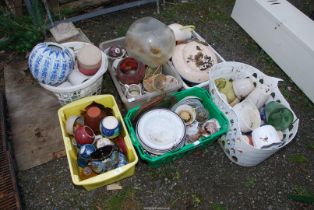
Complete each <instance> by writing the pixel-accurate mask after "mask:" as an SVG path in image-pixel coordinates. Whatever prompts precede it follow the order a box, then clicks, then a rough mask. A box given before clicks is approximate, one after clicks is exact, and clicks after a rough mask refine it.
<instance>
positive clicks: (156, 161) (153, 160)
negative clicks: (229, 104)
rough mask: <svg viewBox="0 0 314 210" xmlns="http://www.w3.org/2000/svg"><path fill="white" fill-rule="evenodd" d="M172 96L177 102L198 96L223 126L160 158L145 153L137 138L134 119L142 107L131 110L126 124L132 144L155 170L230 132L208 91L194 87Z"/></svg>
mask: <svg viewBox="0 0 314 210" xmlns="http://www.w3.org/2000/svg"><path fill="white" fill-rule="evenodd" d="M172 95H173V96H175V97H176V99H177V101H179V100H181V99H183V98H184V97H187V96H197V97H199V98H201V99H202V100H203V101H202V103H203V105H204V107H205V108H206V109H207V110H208V111H209V113H210V118H216V119H217V120H218V122H219V124H220V125H221V129H220V130H219V131H218V132H217V133H215V134H213V135H211V136H208V137H202V138H200V139H199V140H198V141H196V142H194V143H192V144H187V145H185V146H183V147H181V148H178V149H176V150H174V151H171V152H167V153H165V154H163V155H159V156H151V155H149V154H147V153H145V152H144V149H143V147H142V146H141V144H140V143H139V140H138V138H137V136H136V131H135V129H136V128H134V127H133V125H132V119H133V117H134V116H135V114H136V111H137V110H138V109H139V108H140V107H139V106H137V107H134V108H132V109H130V110H129V111H128V113H127V115H126V117H125V119H124V120H125V124H126V126H127V129H128V132H129V134H130V137H131V141H132V144H133V145H134V147H135V148H136V150H137V152H138V154H139V156H140V158H141V159H142V160H143V161H145V162H147V163H148V165H149V166H150V167H154V168H157V167H160V166H161V165H162V164H165V163H168V162H171V161H173V160H176V159H179V158H182V157H184V156H185V155H187V154H190V153H191V152H193V151H194V150H196V149H200V148H204V147H206V146H207V145H208V144H211V143H213V142H214V141H215V140H217V139H218V138H219V137H220V136H221V135H223V134H225V133H226V132H227V131H228V125H229V123H228V122H229V121H228V119H227V118H226V116H225V115H224V114H223V113H222V112H221V111H220V110H219V109H218V108H217V106H216V105H215V104H214V103H213V101H212V99H211V97H210V95H209V93H208V91H207V90H205V89H202V88H198V87H194V88H190V89H187V90H183V91H181V92H177V93H174V94H172Z"/></svg>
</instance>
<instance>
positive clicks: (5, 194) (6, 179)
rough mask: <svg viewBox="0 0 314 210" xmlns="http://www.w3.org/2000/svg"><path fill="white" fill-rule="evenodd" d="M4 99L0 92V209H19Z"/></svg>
mask: <svg viewBox="0 0 314 210" xmlns="http://www.w3.org/2000/svg"><path fill="white" fill-rule="evenodd" d="M4 100H5V97H4V94H3V92H2V91H1V92H0V108H1V110H0V135H1V141H0V174H1V184H0V195H1V196H0V209H21V208H22V207H21V201H20V196H19V191H18V188H17V183H16V178H15V170H14V165H13V164H14V162H13V160H12V156H11V150H10V145H8V141H7V136H6V131H7V128H6V122H5V119H6V118H5V114H4V110H5V102H4Z"/></svg>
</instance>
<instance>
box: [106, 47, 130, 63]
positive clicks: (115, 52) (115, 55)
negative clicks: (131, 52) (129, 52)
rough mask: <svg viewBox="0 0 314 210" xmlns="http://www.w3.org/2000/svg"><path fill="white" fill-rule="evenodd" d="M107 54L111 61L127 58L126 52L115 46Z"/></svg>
mask: <svg viewBox="0 0 314 210" xmlns="http://www.w3.org/2000/svg"><path fill="white" fill-rule="evenodd" d="M107 54H108V57H109V59H111V60H114V59H120V58H123V57H124V56H125V54H126V50H125V49H124V48H123V47H121V46H119V45H113V46H111V47H109V48H108V52H107Z"/></svg>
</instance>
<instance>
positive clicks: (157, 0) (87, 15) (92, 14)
mask: <svg viewBox="0 0 314 210" xmlns="http://www.w3.org/2000/svg"><path fill="white" fill-rule="evenodd" d="M162 1H163V2H162V4H163V5H165V0H162ZM154 2H155V3H156V7H157V13H158V14H159V13H160V6H159V3H160V0H139V1H134V2H130V3H125V4H120V5H117V6H113V7H108V8H103V9H100V10H96V11H93V12H89V13H85V14H82V15H78V16H74V17H71V18H67V19H65V20H61V21H56V22H54V23H52V24H51V23H50V24H49V25H48V26H47V28H51V27H53V26H55V25H58V24H59V23H62V22H77V21H80V20H86V19H89V18H93V17H96V16H99V15H105V14H109V13H113V12H117V11H120V10H124V9H129V8H133V7H139V6H142V5H145V4H150V3H154ZM25 4H26V7H27V10H28V13H29V14H30V15H31V17H32V19H33V20H34V17H33V11H32V0H25Z"/></svg>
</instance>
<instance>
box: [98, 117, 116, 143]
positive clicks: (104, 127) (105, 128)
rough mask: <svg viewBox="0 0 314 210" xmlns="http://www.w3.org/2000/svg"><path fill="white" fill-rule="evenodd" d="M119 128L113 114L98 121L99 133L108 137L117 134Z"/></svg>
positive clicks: (113, 136)
mask: <svg viewBox="0 0 314 210" xmlns="http://www.w3.org/2000/svg"><path fill="white" fill-rule="evenodd" d="M120 130H121V129H120V123H119V121H118V120H117V118H115V117H114V116H107V117H105V118H104V119H103V120H102V121H101V123H100V131H101V134H102V135H103V136H104V137H106V138H108V139H114V138H116V137H117V136H119V135H120Z"/></svg>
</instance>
